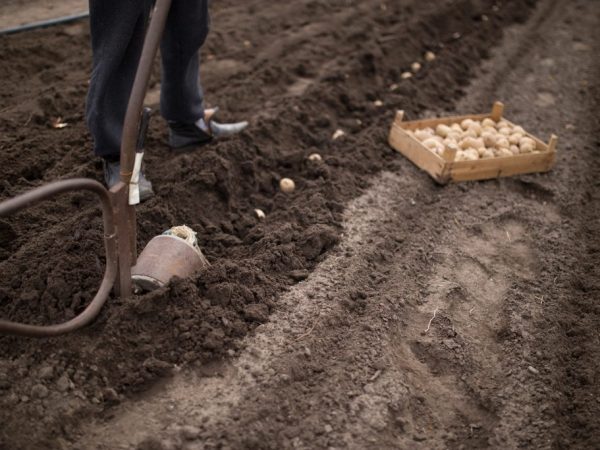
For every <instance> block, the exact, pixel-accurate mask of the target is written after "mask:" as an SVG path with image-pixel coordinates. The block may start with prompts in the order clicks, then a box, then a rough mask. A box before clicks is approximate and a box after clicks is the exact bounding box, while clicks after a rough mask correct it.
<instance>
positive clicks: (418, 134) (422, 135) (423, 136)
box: [414, 130, 433, 141]
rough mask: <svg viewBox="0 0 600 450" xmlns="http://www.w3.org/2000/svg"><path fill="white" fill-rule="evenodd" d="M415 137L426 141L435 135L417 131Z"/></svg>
mask: <svg viewBox="0 0 600 450" xmlns="http://www.w3.org/2000/svg"><path fill="white" fill-rule="evenodd" d="M414 135H415V137H416V138H417V139H418V140H420V141H424V140H425V139H428V138H430V137H432V136H433V133H429V132H427V131H426V130H415V132H414Z"/></svg>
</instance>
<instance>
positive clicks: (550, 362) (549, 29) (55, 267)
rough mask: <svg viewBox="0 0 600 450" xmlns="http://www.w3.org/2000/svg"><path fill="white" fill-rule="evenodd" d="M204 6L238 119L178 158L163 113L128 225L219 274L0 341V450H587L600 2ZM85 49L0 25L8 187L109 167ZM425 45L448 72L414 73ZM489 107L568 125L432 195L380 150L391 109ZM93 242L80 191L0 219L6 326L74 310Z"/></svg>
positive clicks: (597, 388)
mask: <svg viewBox="0 0 600 450" xmlns="http://www.w3.org/2000/svg"><path fill="white" fill-rule="evenodd" d="M7 5H8V6H10V5H11V3H8V4H7ZM4 12H6V11H3V10H2V6H0V13H4ZM213 13H214V14H213V22H212V32H211V35H210V37H209V40H208V41H207V44H206V46H205V48H204V49H203V61H204V63H203V65H202V76H203V81H204V84H205V87H206V91H207V92H208V95H207V98H208V101H209V103H210V104H211V105H215V104H218V105H219V106H220V107H221V110H222V111H223V118H225V119H242V118H248V120H250V121H251V126H250V127H249V130H248V131H247V132H244V133H243V135H241V136H239V137H236V138H235V139H230V140H227V141H221V142H218V143H216V144H214V145H211V146H210V147H206V148H203V149H199V150H196V151H194V152H190V153H185V154H182V153H172V152H171V151H170V150H169V148H168V147H167V145H166V127H165V125H164V123H163V122H162V121H161V120H160V119H159V118H156V119H155V120H154V122H153V124H152V126H151V130H150V139H149V142H148V147H149V154H148V166H147V173H148V176H149V177H150V178H151V179H152V180H153V182H154V183H155V186H156V190H157V196H156V197H155V198H153V199H152V200H150V201H149V202H147V203H145V204H143V205H142V206H140V207H139V215H138V219H139V232H140V234H139V246H140V248H142V247H143V246H144V245H145V243H146V242H148V240H149V239H150V238H151V237H153V236H154V235H156V234H159V233H161V232H162V231H163V230H164V229H166V228H169V227H170V226H172V225H174V224H182V223H185V224H187V225H189V226H191V227H192V228H194V229H195V230H196V231H198V236H199V239H200V244H201V246H202V248H203V250H204V251H205V254H206V255H207V257H208V258H209V260H210V262H211V264H212V265H211V267H210V268H209V269H207V270H205V271H204V272H202V273H200V274H199V275H198V276H197V277H196V278H194V279H189V280H178V281H176V282H174V283H173V284H172V285H171V286H169V287H167V288H165V289H162V290H160V291H158V292H155V293H152V294H148V295H145V296H138V297H135V298H133V299H132V300H130V301H122V300H120V299H118V298H111V299H110V300H109V302H108V304H107V306H106V307H105V308H104V309H103V311H102V313H101V315H100V317H99V318H98V320H96V321H95V322H94V324H93V325H91V326H90V327H88V328H86V329H84V330H82V331H80V332H77V333H74V334H72V335H69V336H65V337H61V338H54V339H49V340H29V339H23V338H12V337H1V338H0V405H1V408H0V448H1V449H11V450H12V449H38V448H39V449H46V448H52V449H54V448H57V449H63V448H64V449H88V448H89V449H119V448H123V449H129V448H132V449H133V448H139V449H186V450H188V449H189V450H192V449H204V448H232V449H238V448H240V449H241V448H256V449H259V448H261V449H262V448H269V449H271V448H273V449H279V448H301V449H312V448H351V449H363V448H373V449H380V448H406V449H414V448H422V449H443V448H451V449H466V448H499V449H500V448H501V449H507V448H536V449H537V448H540V449H563V448H581V449H590V448H600V379H599V378H600V375H599V374H600V370H599V369H600V336H599V330H600V305H599V303H598V300H599V299H600V270H599V269H598V267H599V264H600V238H599V233H600V220H599V216H600V189H599V186H600V182H599V181H598V180H599V179H600V178H599V177H600V140H599V138H598V136H600V118H599V117H598V114H597V111H598V106H599V104H600V88H599V83H598V80H600V76H599V75H600V62H599V60H598V57H597V55H598V54H600V40H599V39H598V37H597V29H598V26H599V25H600V3H598V2H596V1H587V0H575V1H566V0H539V1H537V2H535V1H522V0H519V1H517V0H513V1H505V2H502V3H497V2H494V1H492V0H458V1H456V0H443V1H439V2H423V1H416V0H402V1H395V2H383V1H381V0H377V1H375V0H361V1H356V2H350V1H346V0H344V1H342V0H334V1H321V0H300V1H297V2H292V3H290V4H283V3H281V4H278V6H277V7H273V6H272V3H268V2H265V1H263V0H248V1H245V2H234V1H232V0H223V1H220V2H215V3H214V5H213ZM88 40H89V34H88V30H87V25H86V23H85V22H82V23H79V24H74V25H69V26H65V27H59V28H52V29H48V30H41V31H36V32H30V33H27V34H20V35H13V36H8V37H0V60H2V62H3V64H1V65H0V154H1V155H2V159H1V161H2V164H1V165H0V177H1V182H0V200H4V199H6V198H9V197H11V196H14V195H16V194H18V193H21V192H25V191H26V190H28V189H31V188H32V187H35V186H39V185H41V184H43V183H45V182H48V181H52V180H56V179H61V178H70V177H76V176H85V177H91V178H95V179H98V180H100V177H101V165H100V163H99V161H97V160H95V159H94V158H93V157H91V153H90V148H91V143H90V139H89V136H88V134H87V131H86V129H85V124H84V121H83V108H84V102H85V94H86V89H87V79H88V75H89V67H90V53H89V49H88ZM427 50H432V51H434V52H435V53H436V55H437V58H436V59H435V61H433V62H430V63H425V62H424V61H422V62H423V69H422V70H421V71H420V72H419V73H418V74H416V75H415V76H414V77H413V78H411V79H409V80H402V79H401V77H400V74H401V73H402V72H403V71H405V70H407V69H408V68H409V66H410V64H411V63H412V62H413V61H415V60H422V59H423V54H424V52H425V51H427ZM158 90H159V84H158V80H155V81H154V82H153V85H152V88H151V91H150V93H149V96H148V102H149V103H153V102H154V101H155V99H156V98H157V96H156V93H157V92H158ZM498 99H499V100H502V101H504V102H505V104H506V105H507V110H506V114H507V116H508V117H509V118H510V119H511V120H513V121H514V122H517V123H519V124H522V125H523V126H524V127H525V128H526V129H528V130H530V131H532V132H533V133H534V134H536V135H538V136H540V137H541V138H542V139H544V140H547V138H548V136H549V135H550V133H552V132H553V133H556V134H558V135H559V137H560V142H559V147H558V152H559V153H558V155H559V156H558V161H557V165H556V167H555V169H554V170H553V171H552V172H550V173H548V174H541V175H527V176H520V177H515V178H510V179H500V180H492V181H487V182H469V183H462V184H455V185H448V186H445V187H440V186H437V185H436V184H435V183H434V182H433V181H432V180H431V179H430V178H429V177H428V176H427V175H426V174H425V173H423V172H421V171H419V170H418V169H417V168H415V167H414V166H413V165H412V164H411V163H410V162H409V161H407V160H406V159H404V158H403V157H402V156H400V155H399V154H397V153H395V152H394V151H392V150H391V149H390V148H389V146H388V145H387V132H388V130H389V126H390V124H391V121H392V119H393V117H394V113H395V111H396V110H397V109H404V110H405V111H406V114H407V116H409V118H417V117H427V116H433V115H443V114H453V113H461V114H462V113H471V112H485V111H487V110H489V109H490V107H491V104H492V102H493V101H494V100H498ZM376 100H380V101H382V102H383V105H382V106H377V105H378V103H377V104H376ZM56 117H61V118H62V120H63V121H65V122H67V123H68V126H67V127H66V128H64V129H60V130H57V129H53V128H51V127H50V126H49V123H50V122H51V121H52V120H53V119H54V118H56ZM336 129H342V130H344V131H345V132H346V135H345V136H344V137H342V138H340V139H337V140H335V141H333V140H332V139H331V136H332V134H333V133H334V131H335V130H336ZM315 151H317V152H319V153H320V154H322V155H323V161H322V162H317V163H313V162H310V161H307V159H306V156H307V155H308V154H310V153H312V152H315ZM282 176H289V177H291V178H293V179H294V180H295V181H296V184H297V189H296V191H295V192H294V193H293V194H291V195H284V194H282V193H280V192H279V190H278V187H277V181H278V180H279V178H280V177H282ZM257 207H258V208H261V209H263V210H264V211H265V212H266V213H267V218H266V220H265V221H262V222H261V221H258V220H257V219H256V218H255V217H254V216H253V213H252V211H253V209H254V208H257ZM102 233H103V230H102V222H101V218H100V212H99V208H98V207H97V205H96V204H95V201H94V200H93V199H91V198H88V197H87V196H86V195H83V194H73V195H65V196H63V197H60V198H59V199H57V200H56V201H54V202H50V203H45V204H43V205H41V206H38V207H36V208H33V209H30V210H27V211H26V212H23V213H21V214H19V215H17V216H14V217H10V218H7V219H0V317H2V318H9V319H12V320H21V321H27V322H31V323H40V324H41V323H52V322H59V321H63V320H65V319H66V318H69V317H72V316H73V315H75V314H77V313H78V312H80V311H81V310H82V309H83V308H84V307H85V305H86V303H87V302H89V300H90V299H91V298H92V297H93V295H94V293H95V290H96V288H97V286H98V284H99V281H100V279H101V277H102V273H103V270H104V259H103V249H102V242H101V240H102Z"/></svg>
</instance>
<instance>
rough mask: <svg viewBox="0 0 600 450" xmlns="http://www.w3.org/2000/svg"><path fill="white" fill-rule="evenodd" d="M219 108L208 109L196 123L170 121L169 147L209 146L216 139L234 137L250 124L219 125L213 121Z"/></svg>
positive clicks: (244, 122)
mask: <svg viewBox="0 0 600 450" xmlns="http://www.w3.org/2000/svg"><path fill="white" fill-rule="evenodd" d="M217 111H218V108H213V109H207V110H205V111H204V117H202V118H200V119H198V120H197V121H196V122H194V123H184V122H174V121H169V145H170V146H171V147H172V148H182V147H191V146H199V145H204V144H208V143H209V142H210V141H212V140H213V139H215V138H221V137H227V136H233V135H234V134H237V133H239V132H241V131H242V130H244V129H245V128H246V127H247V126H248V122H246V121H243V122H236V123H219V122H215V121H214V120H212V117H213V116H214V115H215V113H216V112H217Z"/></svg>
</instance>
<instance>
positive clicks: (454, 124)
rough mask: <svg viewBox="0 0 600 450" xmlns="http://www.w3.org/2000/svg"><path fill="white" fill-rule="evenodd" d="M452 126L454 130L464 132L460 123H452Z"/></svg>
mask: <svg viewBox="0 0 600 450" xmlns="http://www.w3.org/2000/svg"><path fill="white" fill-rule="evenodd" d="M450 128H451V129H452V130H454V131H457V132H458V133H462V132H463V129H462V127H461V126H460V124H458V123H453V124H452V125H450Z"/></svg>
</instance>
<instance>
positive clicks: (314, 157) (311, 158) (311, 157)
mask: <svg viewBox="0 0 600 450" xmlns="http://www.w3.org/2000/svg"><path fill="white" fill-rule="evenodd" d="M308 159H309V161H322V160H323V158H322V157H321V155H319V154H318V153H311V154H310V155H308Z"/></svg>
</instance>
